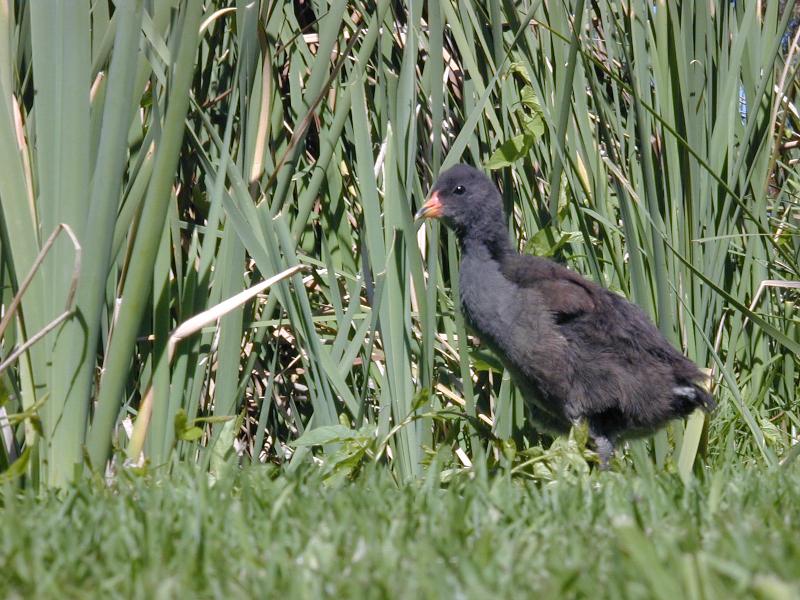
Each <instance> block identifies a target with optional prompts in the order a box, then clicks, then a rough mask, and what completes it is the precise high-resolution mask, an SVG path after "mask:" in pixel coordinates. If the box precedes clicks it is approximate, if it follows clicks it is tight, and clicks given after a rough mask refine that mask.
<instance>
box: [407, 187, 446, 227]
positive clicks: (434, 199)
mask: <svg viewBox="0 0 800 600" xmlns="http://www.w3.org/2000/svg"><path fill="white" fill-rule="evenodd" d="M443 210H444V207H442V201H441V200H439V194H438V193H437V192H433V193H432V194H431V197H430V198H428V201H427V202H426V203H425V204H423V205H422V208H420V209H419V210H418V211H417V214H415V215H414V220H415V221H418V220H419V219H429V218H431V217H432V218H434V219H438V218H439V217H441V216H442V211H443Z"/></svg>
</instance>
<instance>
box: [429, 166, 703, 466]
mask: <svg viewBox="0 0 800 600" xmlns="http://www.w3.org/2000/svg"><path fill="white" fill-rule="evenodd" d="M429 217H434V218H440V219H442V220H443V221H444V223H445V225H447V226H448V227H450V228H451V229H452V230H453V231H455V233H456V236H457V237H458V240H459V243H460V246H461V266H460V270H459V279H460V290H459V291H460V296H461V308H462V311H463V313H464V317H465V318H466V321H467V324H468V325H469V326H470V328H471V329H473V330H474V331H475V332H476V333H477V334H478V335H479V336H480V338H481V340H483V341H484V342H485V343H486V344H487V345H488V346H489V347H490V348H491V349H492V350H493V351H494V353H495V354H496V355H497V356H498V358H500V360H501V362H502V363H503V364H504V365H505V367H506V368H507V369H508V370H509V371H510V374H511V377H512V379H513V381H514V383H515V384H516V385H517V386H518V387H519V388H520V390H521V391H522V394H523V396H524V397H525V400H526V404H527V405H528V408H529V410H530V412H531V413H532V417H533V419H534V421H536V422H537V423H538V424H539V426H540V427H542V428H544V429H545V430H549V431H551V432H553V433H564V432H567V431H569V428H570V425H571V424H574V423H578V422H580V421H581V420H583V419H585V420H586V421H587V423H588V426H589V435H590V437H591V438H592V440H593V442H594V444H595V446H596V448H597V452H598V455H599V457H600V466H601V468H607V467H608V461H609V460H610V458H611V457H612V456H613V453H614V442H615V441H616V440H617V439H618V438H619V437H621V436H635V435H644V434H647V433H650V432H652V431H654V430H655V429H657V428H658V427H660V426H662V425H664V424H665V423H666V422H667V421H669V420H670V419H675V418H679V417H683V416H686V415H688V414H689V413H691V412H692V411H693V410H694V409H695V408H697V407H699V408H702V409H704V410H705V411H710V410H712V409H713V408H714V406H715V403H714V400H713V399H712V397H711V395H710V394H709V393H708V392H706V391H705V390H704V389H703V388H702V387H701V384H700V382H701V381H702V380H703V374H702V373H701V372H700V370H699V369H698V368H697V367H696V366H695V365H694V363H692V362H691V361H690V360H689V359H687V358H686V357H684V356H683V355H682V354H681V353H680V352H678V351H677V350H676V349H675V348H673V347H672V345H670V343H669V342H668V341H667V340H666V339H665V338H664V336H663V335H661V333H660V332H659V331H658V329H656V327H655V326H654V325H653V323H652V322H651V321H650V320H649V319H648V318H647V316H646V315H645V314H644V312H643V311H642V310H641V309H640V308H639V307H638V306H636V305H634V304H631V303H630V302H628V301H627V300H625V299H624V298H622V297H621V296H619V295H617V294H615V293H612V292H610V291H608V290H606V289H604V288H602V287H600V286H599V285H597V284H595V283H593V282H591V281H589V280H587V279H585V278H583V277H581V276H580V275H578V274H577V273H574V272H572V271H570V270H568V269H566V268H565V267H562V266H560V265H558V264H556V263H554V262H552V261H550V260H547V259H545V258H540V257H536V256H528V255H522V254H519V253H518V252H516V251H515V250H514V249H513V248H512V246H511V244H510V243H509V236H508V230H507V227H506V218H505V214H504V211H503V204H502V199H501V197H500V194H499V192H498V191H497V188H496V187H495V186H494V184H493V183H492V182H491V181H490V180H489V179H488V178H487V177H486V176H485V175H483V174H482V173H481V172H480V171H478V170H476V169H474V168H472V167H470V166H467V165H457V166H455V167H452V168H451V169H449V170H447V171H446V172H444V173H442V174H441V175H440V177H439V179H438V181H437V182H436V184H435V185H434V186H433V189H432V190H431V193H430V196H429V198H428V200H427V202H426V203H425V205H424V206H423V207H422V208H421V209H420V210H419V212H418V213H417V214H416V216H415V219H420V218H429Z"/></svg>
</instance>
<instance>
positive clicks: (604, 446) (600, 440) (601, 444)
mask: <svg viewBox="0 0 800 600" xmlns="http://www.w3.org/2000/svg"><path fill="white" fill-rule="evenodd" d="M592 439H593V440H594V445H595V446H596V447H597V454H598V455H599V456H600V470H601V471H608V463H609V461H610V460H611V458H612V457H613V456H614V444H612V443H611V440H610V439H608V438H607V437H606V436H604V435H600V436H597V437H594V438H592Z"/></svg>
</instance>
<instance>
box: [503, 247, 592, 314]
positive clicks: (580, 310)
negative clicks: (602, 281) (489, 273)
mask: <svg viewBox="0 0 800 600" xmlns="http://www.w3.org/2000/svg"><path fill="white" fill-rule="evenodd" d="M503 273H504V274H505V276H506V277H507V278H508V279H509V280H511V281H513V282H514V283H516V284H517V285H518V286H520V287H523V288H529V289H534V290H536V291H537V292H538V294H539V295H540V296H541V298H542V300H543V301H544V304H545V306H546V307H547V308H548V309H549V310H550V311H551V312H552V313H553V314H554V315H555V316H556V320H557V321H567V320H570V319H573V318H575V317H578V316H580V315H583V314H586V313H592V312H594V311H595V309H596V294H597V291H596V289H595V288H597V286H596V285H595V284H593V283H592V282H590V281H588V280H586V279H584V278H583V277H581V276H580V275H578V274H577V273H573V272H572V271H570V270H569V269H566V268H564V267H562V266H560V265H558V264H556V263H554V262H552V261H549V260H547V259H544V258H539V257H536V256H526V255H517V256H512V257H509V258H508V259H507V260H506V261H505V262H504V264H503ZM597 289H598V290H599V289H600V288H597Z"/></svg>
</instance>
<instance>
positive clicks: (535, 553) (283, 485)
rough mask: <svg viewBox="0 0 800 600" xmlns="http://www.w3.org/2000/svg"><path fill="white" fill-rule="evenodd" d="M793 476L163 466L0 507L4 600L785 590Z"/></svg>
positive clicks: (793, 545)
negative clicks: (334, 472) (334, 476)
mask: <svg viewBox="0 0 800 600" xmlns="http://www.w3.org/2000/svg"><path fill="white" fill-rule="evenodd" d="M798 497H800V472H798V471H797V469H795V470H792V471H785V470H784V471H781V470H775V471H768V472H765V471H764V470H762V469H758V470H754V469H747V468H743V469H738V470H735V471H734V470H724V471H719V472H716V473H712V472H707V473H705V474H704V476H703V477H701V478H699V479H698V480H696V481H695V482H694V483H693V485H690V486H688V487H686V486H684V485H683V484H682V483H681V481H680V479H679V478H678V477H677V476H676V475H667V474H663V473H660V474H657V475H654V476H652V477H647V476H635V475H633V474H632V473H630V472H627V473H600V474H598V473H593V474H592V475H591V476H588V477H570V476H569V475H568V474H565V476H564V477H562V478H560V479H559V480H558V481H556V482H553V483H550V484H547V485H540V484H536V483H531V482H525V481H521V480H518V479H510V478H508V477H507V476H506V475H505V474H504V473H502V472H499V473H496V474H494V475H493V476H486V475H485V474H481V473H480V472H478V473H474V472H473V473H471V474H462V476H459V477H457V478H455V479H454V480H451V481H450V483H449V484H448V485H446V486H441V485H440V484H439V480H438V477H436V476H430V477H429V478H428V479H425V480H421V481H418V482H416V483H414V484H412V485H403V486H399V487H398V486H397V485H396V483H395V482H394V480H393V479H392V477H391V475H390V474H389V471H388V470H386V469H383V468H378V469H370V470H369V471H368V472H366V473H365V474H364V475H363V476H362V477H361V478H360V479H359V480H358V481H357V482H355V483H346V484H344V485H325V484H324V483H323V482H322V481H321V480H320V478H319V476H318V474H317V473H316V470H314V469H312V470H303V471H302V472H301V473H298V474H295V475H294V476H287V475H285V474H279V472H278V471H277V470H275V469H272V468H268V467H251V468H248V469H245V470H244V471H240V472H236V473H235V475H233V476H230V477H223V478H221V479H220V480H218V481H217V482H216V484H214V485H211V484H210V483H209V478H208V475H207V474H205V473H202V472H199V471H197V470H187V469H179V470H178V471H177V473H176V474H175V475H174V476H173V477H172V478H169V479H161V478H160V477H157V476H155V475H150V476H147V477H141V478H140V477H137V476H135V475H127V476H124V477H121V478H119V479H118V480H117V481H116V482H115V483H114V484H112V485H111V486H106V485H103V484H97V483H91V482H87V481H84V482H82V483H79V484H77V485H75V486H73V487H70V488H68V489H66V490H63V491H61V492H58V493H56V492H47V493H45V494H43V495H41V496H39V497H36V496H35V495H34V494H33V493H32V492H28V493H25V492H23V493H19V492H18V491H17V490H14V489H11V488H8V487H6V488H5V489H4V490H3V492H2V495H0V502H2V511H1V512H0V564H2V565H3V574H2V577H1V578H0V596H2V597H4V598H34V597H36V598H75V597H86V596H89V595H91V596H93V597H105V598H113V597H119V598H175V597H182V598H191V597H202V598H231V597H240V598H241V597H290V598H322V597H327V598H486V597H500V598H502V597H507V598H511V597H517V598H519V597H543V598H555V597H591V598H664V599H665V600H666V599H667V598H671V599H672V598H687V599H694V598H698V599H700V598H705V599H713V598H744V597H757V598H766V599H774V600H782V599H790V598H797V597H798V595H800V572H798V569H797V565H798V564H800V537H798V535H797V531H798V530H800V502H798Z"/></svg>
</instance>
